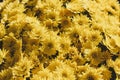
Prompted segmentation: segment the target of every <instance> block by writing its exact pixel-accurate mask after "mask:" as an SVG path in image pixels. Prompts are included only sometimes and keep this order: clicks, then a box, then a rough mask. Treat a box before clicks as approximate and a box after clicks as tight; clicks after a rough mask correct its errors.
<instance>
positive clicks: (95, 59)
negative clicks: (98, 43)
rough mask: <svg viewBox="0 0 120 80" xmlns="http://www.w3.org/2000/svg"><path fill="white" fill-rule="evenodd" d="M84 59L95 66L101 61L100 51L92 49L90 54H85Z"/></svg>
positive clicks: (95, 48)
mask: <svg viewBox="0 0 120 80" xmlns="http://www.w3.org/2000/svg"><path fill="white" fill-rule="evenodd" d="M86 58H88V59H90V61H91V65H93V66H97V65H98V64H99V63H100V62H101V61H103V60H102V55H101V50H100V49H99V48H97V47H94V48H93V49H92V50H91V51H90V52H88V53H87V54H86Z"/></svg>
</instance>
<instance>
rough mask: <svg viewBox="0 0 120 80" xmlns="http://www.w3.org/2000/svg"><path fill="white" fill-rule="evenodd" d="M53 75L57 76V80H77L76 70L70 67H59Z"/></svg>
mask: <svg viewBox="0 0 120 80" xmlns="http://www.w3.org/2000/svg"><path fill="white" fill-rule="evenodd" d="M66 67H67V68H66ZM53 75H56V76H55V77H56V79H59V80H75V75H74V69H73V68H71V67H70V66H68V65H61V66H60V67H57V69H56V71H55V72H53Z"/></svg>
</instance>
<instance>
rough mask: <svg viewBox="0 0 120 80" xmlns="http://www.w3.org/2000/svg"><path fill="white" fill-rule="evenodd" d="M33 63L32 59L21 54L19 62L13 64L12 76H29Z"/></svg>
mask: <svg viewBox="0 0 120 80" xmlns="http://www.w3.org/2000/svg"><path fill="white" fill-rule="evenodd" d="M33 66H34V64H33V63H32V61H30V60H28V58H27V57H23V56H21V59H20V60H19V62H17V63H16V64H15V66H14V67H13V68H12V71H13V75H14V76H21V77H22V76H24V77H25V78H26V77H29V76H30V69H32V68H33Z"/></svg>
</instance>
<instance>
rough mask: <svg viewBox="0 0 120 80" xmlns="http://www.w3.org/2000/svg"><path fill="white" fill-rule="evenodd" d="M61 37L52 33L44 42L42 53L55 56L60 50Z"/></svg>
mask: <svg viewBox="0 0 120 80" xmlns="http://www.w3.org/2000/svg"><path fill="white" fill-rule="evenodd" d="M58 42H59V37H58V36H57V35H56V33H55V32H50V33H49V35H47V36H46V39H45V40H44V41H43V47H42V51H43V53H44V54H47V55H54V54H55V53H56V51H57V50H59V43H58Z"/></svg>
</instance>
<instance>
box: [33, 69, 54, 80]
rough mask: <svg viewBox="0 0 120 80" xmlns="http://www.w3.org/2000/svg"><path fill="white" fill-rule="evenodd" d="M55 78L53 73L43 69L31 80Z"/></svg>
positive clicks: (50, 79)
mask: <svg viewBox="0 0 120 80" xmlns="http://www.w3.org/2000/svg"><path fill="white" fill-rule="evenodd" d="M52 79H53V76H52V73H50V72H49V70H48V69H43V70H41V71H39V72H38V73H37V74H35V75H34V76H33V78H31V80H52Z"/></svg>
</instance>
